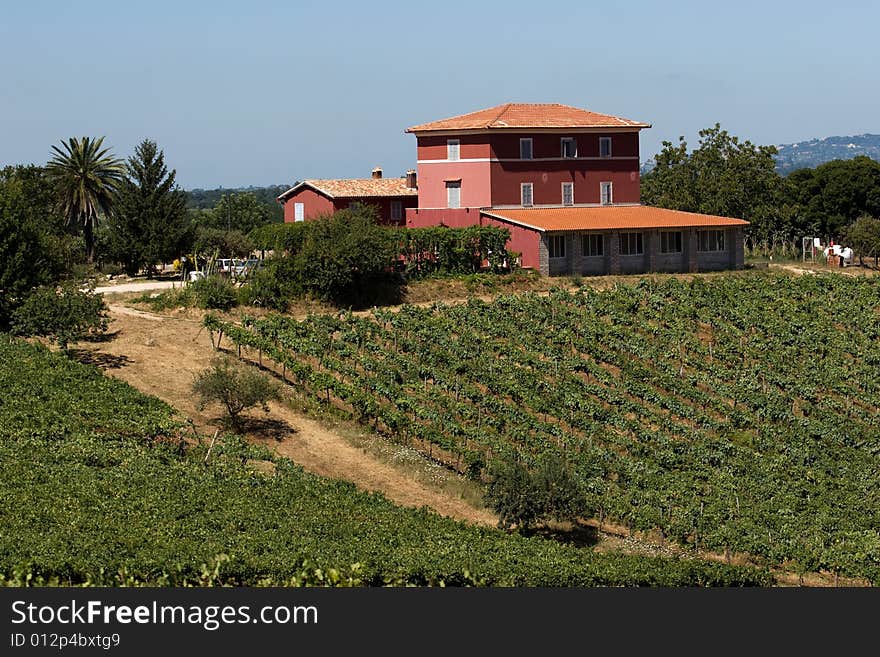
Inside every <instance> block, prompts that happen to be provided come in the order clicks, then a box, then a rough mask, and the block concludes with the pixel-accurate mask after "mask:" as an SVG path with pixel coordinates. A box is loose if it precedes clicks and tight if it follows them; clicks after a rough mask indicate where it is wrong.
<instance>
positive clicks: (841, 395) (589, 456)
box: [206, 274, 880, 584]
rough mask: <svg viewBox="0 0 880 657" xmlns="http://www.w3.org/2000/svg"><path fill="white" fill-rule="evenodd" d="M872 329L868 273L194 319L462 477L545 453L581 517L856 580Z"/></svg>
mask: <svg viewBox="0 0 880 657" xmlns="http://www.w3.org/2000/svg"><path fill="white" fill-rule="evenodd" d="M878 319H880V285H878V284H877V283H876V282H875V281H874V279H865V278H849V277H843V276H834V275H828V276H803V277H800V278H794V277H790V276H786V275H780V274H775V275H774V274H747V275H730V276H724V277H717V278H713V279H695V280H692V281H684V280H680V279H673V278H669V279H664V280H663V281H661V282H653V281H650V280H648V279H645V280H642V281H641V282H639V283H638V284H636V285H630V286H624V285H617V286H615V287H614V288H613V289H611V290H608V291H595V290H591V289H587V288H584V289H581V290H580V291H578V292H564V291H553V292H551V294H550V295H549V296H543V297H542V296H538V295H534V294H526V295H520V296H508V297H501V298H498V299H496V300H495V301H493V302H481V301H477V300H472V301H470V302H468V303H467V304H463V305H450V306H445V305H442V304H435V305H434V306H432V307H430V308H416V307H403V309H401V310H400V311H399V312H391V311H388V310H379V309H375V310H373V311H372V314H371V316H354V315H352V314H351V313H348V314H346V313H342V314H339V315H337V316H330V315H313V316H310V317H308V318H307V319H305V320H304V321H295V320H293V319H290V318H286V317H283V316H268V317H265V318H262V319H255V318H249V317H245V318H244V320H243V321H242V322H241V323H229V322H222V321H220V320H219V319H217V318H216V317H213V316H208V317H206V325H207V326H208V328H210V329H211V332H212V340H214V339H216V340H217V344H218V345H220V344H221V340H229V341H232V343H233V344H235V345H237V346H238V350H239V353H241V350H242V348H244V349H245V351H246V353H248V354H249V355H251V356H252V357H253V359H254V360H256V359H259V360H260V362H262V363H264V364H265V365H271V366H272V367H273V368H275V369H276V371H277V372H278V374H279V375H280V376H282V377H284V378H285V379H286V380H287V381H289V382H291V383H292V384H294V385H295V386H296V387H298V388H299V389H300V390H301V391H302V392H303V393H304V394H307V395H310V396H312V397H314V398H316V399H319V400H322V401H323V402H324V403H327V404H330V405H333V406H334V407H335V408H336V409H338V410H339V411H341V412H344V413H349V414H350V415H351V416H352V417H353V418H356V419H357V420H358V421H360V422H362V423H364V424H366V425H370V426H371V427H373V428H375V430H376V431H378V432H380V433H384V434H386V435H388V436H389V437H391V438H393V439H394V440H398V441H401V442H406V443H410V444H412V445H414V446H416V447H417V448H419V449H421V450H423V451H424V452H425V453H429V454H431V455H432V456H433V457H435V458H438V459H440V460H442V461H444V462H445V463H446V464H448V465H449V466H450V467H453V468H455V469H458V470H459V471H462V472H467V473H469V474H470V475H471V476H473V477H475V478H479V477H481V476H482V475H483V474H484V473H485V466H486V465H487V463H489V462H490V461H491V459H493V458H494V457H496V456H499V455H503V454H516V455H517V456H518V457H519V458H521V459H523V460H524V461H525V462H526V463H529V462H534V461H535V460H536V459H538V458H539V457H540V456H541V455H542V454H544V453H546V452H548V451H553V452H561V453H563V454H564V455H565V457H566V458H567V459H568V461H569V462H570V463H571V465H572V466H573V468H574V469H575V471H576V473H577V476H578V478H579V480H580V481H581V482H582V484H583V490H584V491H585V495H586V496H587V497H588V498H589V499H588V500H587V502H588V506H589V508H591V509H593V510H594V511H595V514H596V515H597V516H598V517H599V518H600V519H603V520H611V521H614V522H617V523H621V524H624V525H625V526H628V527H629V528H630V529H631V530H636V531H649V530H654V531H656V532H659V533H660V534H661V536H662V537H663V538H664V539H667V540H672V541H675V542H677V543H679V544H681V545H685V546H693V547H699V548H705V549H710V550H714V551H718V552H723V553H726V554H728V555H730V554H731V553H744V554H748V555H751V556H752V558H754V559H755V560H756V561H757V562H759V563H764V564H767V565H782V566H783V567H786V568H789V569H793V570H796V571H800V572H807V571H818V570H826V571H830V572H834V573H839V574H846V575H850V576H857V577H864V578H867V579H869V580H870V581H872V582H873V583H875V584H877V583H880V535H878V529H880V431H878V427H880V386H878V384H877V375H878V365H880V341H878V338H880V324H878Z"/></svg>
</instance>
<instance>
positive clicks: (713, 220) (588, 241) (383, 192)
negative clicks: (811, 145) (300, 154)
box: [278, 103, 748, 275]
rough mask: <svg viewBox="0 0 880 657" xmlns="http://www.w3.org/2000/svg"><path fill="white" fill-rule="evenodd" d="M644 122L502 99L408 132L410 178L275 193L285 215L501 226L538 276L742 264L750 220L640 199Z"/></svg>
mask: <svg viewBox="0 0 880 657" xmlns="http://www.w3.org/2000/svg"><path fill="white" fill-rule="evenodd" d="M650 127H651V126H650V124H648V123H642V122H639V121H632V120H630V119H624V118H621V117H618V116H611V115H608V114H599V113H596V112H590V111H587V110H582V109H578V108H576V107H569V106H568V105H559V104H525V103H508V104H506V105H498V106H497V107H491V108H489V109H484V110H480V111H477V112H472V113H470V114H463V115H461V116H454V117H451V118H448V119H442V120H439V121H432V122H430V123H423V124H421V125H417V126H413V127H411V128H407V130H406V132H408V133H412V134H414V135H415V136H416V142H417V155H418V162H417V168H418V177H417V176H416V171H409V172H407V176H406V178H405V179H404V178H400V179H383V178H382V171H381V169H374V171H373V177H372V178H369V179H366V180H306V181H303V182H301V183H299V184H298V185H296V186H294V187H292V188H291V189H289V190H287V191H286V192H284V194H282V195H281V196H279V197H278V200H279V202H281V203H283V204H284V220H285V221H307V220H309V219H312V218H314V217H316V216H319V215H322V214H330V213H332V212H335V211H336V210H340V209H343V208H346V207H349V206H350V205H351V204H354V203H369V204H372V205H375V206H377V207H378V209H379V215H380V219H381V221H382V222H383V223H388V224H394V225H402V224H404V223H405V224H406V225H407V226H409V227H420V226H437V225H444V226H451V227H459V226H469V225H474V224H479V225H497V226H504V227H505V228H507V229H509V230H510V234H511V238H510V242H509V245H508V248H509V249H510V250H511V251H514V252H516V253H518V254H520V255H519V259H520V265H521V266H523V267H531V268H534V269H537V270H539V271H540V272H541V273H543V274H545V275H550V274H563V273H585V274H602V273H638V272H648V271H701V270H709V269H735V268H740V267H742V266H743V229H744V226H746V225H748V222H746V221H743V220H741V219H731V218H727V217H716V216H710V215H704V214H696V213H690V212H679V211H674V210H664V209H661V208H653V207H647V206H643V205H641V204H640V189H639V184H640V181H639V131H641V130H643V129H645V128H650ZM417 179H418V185H417V184H416V180H417Z"/></svg>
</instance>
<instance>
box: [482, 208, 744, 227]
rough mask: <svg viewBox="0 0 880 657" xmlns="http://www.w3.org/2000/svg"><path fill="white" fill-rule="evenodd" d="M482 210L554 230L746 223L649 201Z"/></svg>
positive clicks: (707, 225)
mask: <svg viewBox="0 0 880 657" xmlns="http://www.w3.org/2000/svg"><path fill="white" fill-rule="evenodd" d="M482 213H483V214H485V215H488V216H490V217H494V218H496V219H503V220H506V221H510V222H512V223H515V224H520V225H522V226H526V227H529V228H535V229H536V230H539V231H541V232H546V231H557V230H626V229H648V228H714V227H724V226H747V225H748V224H749V222H748V221H745V220H743V219H732V218H730V217H717V216H715V215H711V214H697V213H696V212H682V211H681V210H666V209H664V208H655V207H652V206H650V205H605V206H596V207H577V206H575V207H554V208H514V209H510V210H505V209H495V208H489V209H487V210H483V211H482Z"/></svg>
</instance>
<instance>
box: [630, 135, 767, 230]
mask: <svg viewBox="0 0 880 657" xmlns="http://www.w3.org/2000/svg"><path fill="white" fill-rule="evenodd" d="M699 136H700V143H699V147H698V148H696V149H694V150H693V151H692V152H690V153H689V152H688V146H687V142H686V141H685V139H684V137H679V143H678V145H674V144H672V143H671V142H669V141H664V142H663V148H662V150H661V151H660V153H658V154H657V155H656V156H655V157H654V161H655V166H654V168H653V169H652V170H651V171H650V172H648V173H647V174H645V176H644V177H643V178H642V185H641V190H642V201H643V202H644V203H646V204H648V205H655V206H658V207H662V208H671V209H674V210H685V211H687V212H701V213H705V214H714V215H720V216H722V217H736V218H740V219H745V220H747V221H750V222H751V223H752V225H751V226H750V227H749V232H750V234H751V235H752V236H753V237H766V236H769V235H771V234H772V233H773V232H774V231H777V230H779V229H780V221H779V207H778V206H779V190H780V177H779V174H777V173H776V162H775V160H774V158H773V156H774V155H775V154H776V147H775V146H756V145H755V144H753V143H752V142H750V141H748V140H746V141H740V139H739V138H738V137H735V136H733V135H730V134H729V133H728V132H727V131H726V130H722V129H721V126H720V124H718V123H716V124H715V126H714V127H712V128H707V129H704V130H701V131H700V133H699Z"/></svg>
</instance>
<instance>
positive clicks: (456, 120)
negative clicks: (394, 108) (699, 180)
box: [406, 103, 651, 132]
mask: <svg viewBox="0 0 880 657" xmlns="http://www.w3.org/2000/svg"><path fill="white" fill-rule="evenodd" d="M650 127H651V125H650V124H649V123H641V122H639V121H631V120H630V119H623V118H621V117H619V116H611V115H610V114H599V113H597V112H590V111H588V110H582V109H578V108H577V107H571V106H569V105H560V104H558V103H507V104H505V105H497V106H495V107H490V108H488V109H484V110H479V111H477V112H471V113H470V114H462V115H461V116H453V117H451V118H448V119H441V120H440V121H432V122H430V123H423V124H421V125H416V126H413V127H411V128H407V129H406V132H431V131H435V130H437V131H439V130H486V129H502V130H503V129H520V128H650Z"/></svg>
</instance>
